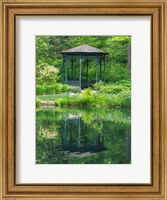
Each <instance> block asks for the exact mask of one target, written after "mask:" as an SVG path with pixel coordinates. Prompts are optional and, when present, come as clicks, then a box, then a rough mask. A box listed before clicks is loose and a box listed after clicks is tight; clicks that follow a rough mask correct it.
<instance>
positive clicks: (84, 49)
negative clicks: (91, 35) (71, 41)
mask: <svg viewBox="0 0 167 200" xmlns="http://www.w3.org/2000/svg"><path fill="white" fill-rule="evenodd" d="M61 54H71V55H74V54H95V55H104V54H108V53H107V52H105V51H102V50H100V49H98V48H95V47H92V46H89V45H86V44H84V45H80V46H77V47H74V48H71V49H67V50H65V51H62V52H61Z"/></svg>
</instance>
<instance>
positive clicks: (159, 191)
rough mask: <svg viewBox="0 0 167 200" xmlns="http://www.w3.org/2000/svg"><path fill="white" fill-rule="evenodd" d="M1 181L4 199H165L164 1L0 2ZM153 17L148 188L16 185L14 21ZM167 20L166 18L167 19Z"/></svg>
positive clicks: (166, 7) (166, 9) (166, 12)
mask: <svg viewBox="0 0 167 200" xmlns="http://www.w3.org/2000/svg"><path fill="white" fill-rule="evenodd" d="M0 8H1V11H2V12H0V15H1V16H0V17H1V28H2V29H1V30H2V31H0V39H1V40H0V41H1V42H0V47H1V48H0V61H2V62H1V68H0V69H1V70H0V89H1V90H0V91H1V92H0V111H1V113H2V115H0V128H1V129H0V160H1V165H0V176H1V181H0V183H1V187H0V188H1V189H0V191H1V195H0V197H1V199H4V200H7V199H13V200H18V199H22V200H23V199H31V200H35V199H36V198H38V199H50V198H54V199H62V200H63V199H68V200H70V199H88V198H90V199H99V200H103V199H136V200H137V199H143V200H144V199H150V200H151V199H167V194H166V193H167V172H166V170H167V158H166V156H167V147H165V145H166V146H167V140H166V129H167V122H166V120H167V118H166V117H167V110H166V106H165V105H167V93H166V88H167V85H166V83H167V82H166V79H167V70H166V61H167V57H166V54H165V50H166V47H167V46H166V44H167V42H166V41H165V38H166V39H167V23H166V19H167V1H166V0H154V1H153V0H90V1H89V0H80V1H77V0H48V1H46V0H36V1H35V2H34V1H33V0H0ZM67 14H68V15H92V14H94V15H95V14H96V15H150V16H151V19H152V32H151V39H152V45H151V52H152V56H151V72H152V77H151V83H152V84H151V85H152V87H151V92H152V95H151V102H152V103H151V124H152V126H151V144H152V145H151V152H152V156H151V157H152V168H151V172H152V173H151V175H152V180H151V183H150V184H140V185H137V184H127V185H126V184H125V185H119V184H117V185H114V184H108V185H105V184H99V185H95V184H94V185H87V184H85V185H84V184H80V185H77V184H75V185H63V184H60V185H59V184H57V185H54V184H52V185H47V184H45V185H44V184H38V185H37V184H36V185H30V184H29V185H16V184H15V88H14V87H15V76H14V74H15V17H16V16H17V15H67ZM165 18H166V19H165Z"/></svg>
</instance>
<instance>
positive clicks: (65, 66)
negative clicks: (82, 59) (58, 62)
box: [64, 57, 67, 83]
mask: <svg viewBox="0 0 167 200" xmlns="http://www.w3.org/2000/svg"><path fill="white" fill-rule="evenodd" d="M64 68H65V83H67V65H66V57H65V62H64Z"/></svg>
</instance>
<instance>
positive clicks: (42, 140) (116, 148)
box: [36, 108, 131, 164]
mask: <svg viewBox="0 0 167 200" xmlns="http://www.w3.org/2000/svg"><path fill="white" fill-rule="evenodd" d="M130 113H131V111H130V110H129V109H122V110H121V109H107V110H105V109H97V108H96V109H68V108H42V109H37V111H36V163H37V164H130V163H131V116H130Z"/></svg>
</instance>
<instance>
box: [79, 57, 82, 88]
mask: <svg viewBox="0 0 167 200" xmlns="http://www.w3.org/2000/svg"><path fill="white" fill-rule="evenodd" d="M81 68H82V57H81V55H80V59H79V86H80V88H81V86H82V83H81Z"/></svg>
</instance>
